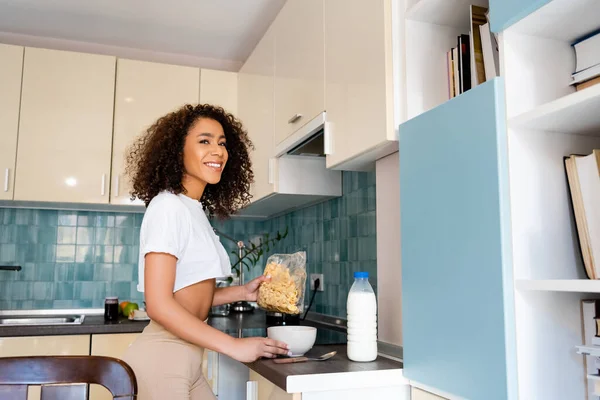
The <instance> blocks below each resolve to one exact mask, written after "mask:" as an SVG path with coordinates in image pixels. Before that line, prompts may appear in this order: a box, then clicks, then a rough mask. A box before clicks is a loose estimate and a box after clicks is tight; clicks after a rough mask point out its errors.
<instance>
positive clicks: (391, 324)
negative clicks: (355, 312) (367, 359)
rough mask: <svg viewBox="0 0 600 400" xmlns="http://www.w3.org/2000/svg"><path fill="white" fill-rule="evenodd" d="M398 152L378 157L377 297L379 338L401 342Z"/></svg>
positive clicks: (395, 342) (383, 340)
mask: <svg viewBox="0 0 600 400" xmlns="http://www.w3.org/2000/svg"><path fill="white" fill-rule="evenodd" d="M399 163H400V162H399V159H398V153H397V152H396V153H393V154H390V155H389V156H387V157H385V158H382V159H380V160H378V161H377V164H376V175H377V297H378V299H377V300H378V307H379V311H378V314H379V316H378V322H379V332H378V333H379V340H380V341H382V342H386V343H391V344H395V345H398V346H401V345H402V295H401V293H402V292H401V290H400V289H401V286H402V275H401V272H402V269H401V266H400V167H399Z"/></svg>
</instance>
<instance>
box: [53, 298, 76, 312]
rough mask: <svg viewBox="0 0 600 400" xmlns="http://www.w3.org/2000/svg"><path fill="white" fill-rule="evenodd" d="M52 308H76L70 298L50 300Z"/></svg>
mask: <svg viewBox="0 0 600 400" xmlns="http://www.w3.org/2000/svg"><path fill="white" fill-rule="evenodd" d="M52 308H54V309H55V310H60V309H72V308H76V307H75V304H74V301H73V300H71V299H68V300H54V301H53V302H52Z"/></svg>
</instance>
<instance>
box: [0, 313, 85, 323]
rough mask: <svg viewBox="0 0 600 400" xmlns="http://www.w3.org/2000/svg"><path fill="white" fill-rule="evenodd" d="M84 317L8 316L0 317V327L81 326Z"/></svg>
mask: <svg viewBox="0 0 600 400" xmlns="http://www.w3.org/2000/svg"><path fill="white" fill-rule="evenodd" d="M84 319H85V315H61V316H54V315H52V316H50V315H39V316H38V315H23V316H19V315H10V316H0V326H30V325H81V324H82V323H83V320H84Z"/></svg>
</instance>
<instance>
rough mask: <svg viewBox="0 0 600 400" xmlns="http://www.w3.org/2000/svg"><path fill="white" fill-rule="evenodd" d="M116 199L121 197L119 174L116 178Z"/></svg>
mask: <svg viewBox="0 0 600 400" xmlns="http://www.w3.org/2000/svg"><path fill="white" fill-rule="evenodd" d="M115 197H119V174H117V177H116V178H115Z"/></svg>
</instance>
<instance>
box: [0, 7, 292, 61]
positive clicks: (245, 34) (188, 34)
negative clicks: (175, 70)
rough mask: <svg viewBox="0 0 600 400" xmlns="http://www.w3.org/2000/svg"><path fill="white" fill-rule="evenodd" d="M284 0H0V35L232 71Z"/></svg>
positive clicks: (3, 39)
mask: <svg viewBox="0 0 600 400" xmlns="http://www.w3.org/2000/svg"><path fill="white" fill-rule="evenodd" d="M284 3H285V0H0V42H4V43H12V44H20V45H26V46H33V45H38V46H40V47H54V48H60V49H71V50H73V51H86V49H87V50H88V51H90V52H101V53H113V54H114V53H117V54H114V55H117V56H121V57H124V56H125V57H126V56H134V57H135V56H136V55H137V58H148V59H162V60H166V61H173V62H177V60H178V59H180V61H179V62H180V63H184V64H194V65H197V66H202V67H213V68H219V67H221V69H230V70H237V69H239V67H240V66H241V65H242V64H243V62H244V61H245V60H246V58H247V57H248V55H249V54H250V53H251V52H252V50H253V49H254V47H255V46H256V44H257V43H258V41H259V40H260V38H261V37H262V36H263V34H264V32H265V31H266V30H267V28H268V27H269V25H270V24H271V22H272V21H273V20H274V19H275V16H276V15H277V13H278V12H279V10H280V9H281V7H282V6H283V4H284Z"/></svg>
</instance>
